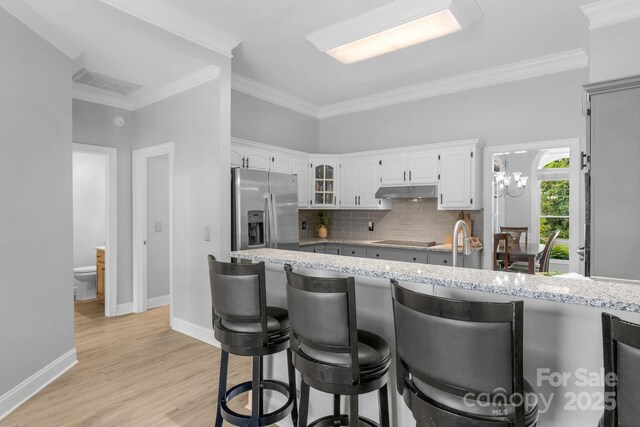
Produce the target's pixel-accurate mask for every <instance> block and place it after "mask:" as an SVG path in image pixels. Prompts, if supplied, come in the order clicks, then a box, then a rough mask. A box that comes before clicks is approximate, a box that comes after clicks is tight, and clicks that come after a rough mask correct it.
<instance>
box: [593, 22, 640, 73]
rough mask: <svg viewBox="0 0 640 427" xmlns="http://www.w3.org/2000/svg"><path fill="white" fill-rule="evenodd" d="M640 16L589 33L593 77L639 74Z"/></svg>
mask: <svg viewBox="0 0 640 427" xmlns="http://www.w3.org/2000/svg"><path fill="white" fill-rule="evenodd" d="M637 40H640V19H634V20H632V21H627V22H622V23H620V24H616V25H610V26H608V27H603V28H597V29H594V30H591V32H590V52H589V62H590V76H589V77H590V80H591V81H592V82H599V81H603V80H610V79H618V78H622V77H629V76H636V75H638V74H640V49H639V48H638V43H637Z"/></svg>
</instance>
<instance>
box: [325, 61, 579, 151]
mask: <svg viewBox="0 0 640 427" xmlns="http://www.w3.org/2000/svg"><path fill="white" fill-rule="evenodd" d="M587 81H588V70H587V69H586V68H585V69H583V70H575V71H568V72H564V73H558V74H553V75H549V76H543V77H536V78H532V79H527V80H522V81H517V82H511V83H505V84H500V85H494V86H489V87H484V88H479V89H473V90H468V91H464V92H460V93H454V94H448V95H442V96H438V97H435V98H429V99H424V100H420V101H414V102H408V103H403V104H398V105H393V106H389V107H384V108H378V109H375V110H369V111H363V112H359V113H353V114H348V115H344V116H339V117H332V118H327V119H323V120H321V121H320V142H319V149H320V152H322V153H349V152H354V151H365V150H375V149H381V148H393V147H403V146H411V145H419V144H428V143H435V142H445V141H455V140H461V139H469V138H480V139H481V140H482V141H483V142H484V143H485V144H486V145H502V144H513V143H519V142H529V141H544V140H552V139H561V138H571V137H584V135H585V124H584V123H585V122H584V118H583V116H582V85H583V84H585V83H587Z"/></svg>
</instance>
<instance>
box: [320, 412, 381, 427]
mask: <svg viewBox="0 0 640 427" xmlns="http://www.w3.org/2000/svg"><path fill="white" fill-rule="evenodd" d="M335 426H345V427H346V426H349V417H348V415H347V414H340V415H337V416H336V415H328V416H326V417H322V418H319V419H317V420H315V421H314V422H312V423H311V424H309V427H335ZM358 427H379V425H378V423H376V422H375V421H371V420H370V419H368V418H365V417H358Z"/></svg>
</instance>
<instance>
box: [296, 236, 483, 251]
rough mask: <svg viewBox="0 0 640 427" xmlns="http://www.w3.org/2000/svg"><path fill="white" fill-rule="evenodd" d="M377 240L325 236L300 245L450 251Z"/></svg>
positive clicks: (301, 241)
mask: <svg viewBox="0 0 640 427" xmlns="http://www.w3.org/2000/svg"><path fill="white" fill-rule="evenodd" d="M378 242H379V240H353V239H338V238H326V239H321V238H320V237H312V238H308V239H300V246H311V245H320V244H323V243H327V244H333V245H353V246H370V247H376V248H395V249H411V250H416V251H433V252H451V245H445V244H443V243H440V244H437V245H435V246H430V247H424V246H411V245H389V244H384V243H378ZM472 250H473V251H474V252H475V251H481V250H482V245H480V246H476V247H474V248H472ZM458 252H462V246H460V247H459V250H458Z"/></svg>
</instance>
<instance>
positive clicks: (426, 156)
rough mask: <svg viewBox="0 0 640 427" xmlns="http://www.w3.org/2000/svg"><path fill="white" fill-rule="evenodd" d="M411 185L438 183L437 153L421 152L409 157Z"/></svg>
mask: <svg viewBox="0 0 640 427" xmlns="http://www.w3.org/2000/svg"><path fill="white" fill-rule="evenodd" d="M409 183H411V184H437V183H438V152H437V151H420V152H416V153H411V154H410V155H409Z"/></svg>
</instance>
